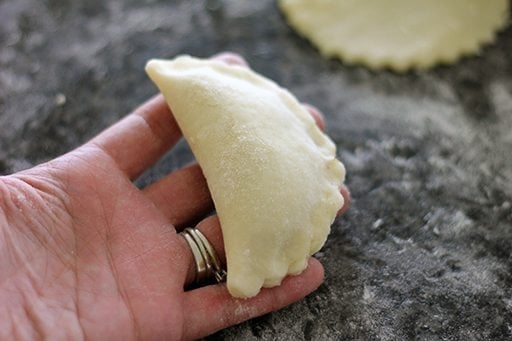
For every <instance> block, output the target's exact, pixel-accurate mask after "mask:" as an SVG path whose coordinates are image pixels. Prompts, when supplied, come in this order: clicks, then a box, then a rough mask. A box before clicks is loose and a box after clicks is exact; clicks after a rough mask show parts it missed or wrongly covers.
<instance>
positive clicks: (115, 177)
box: [0, 54, 349, 340]
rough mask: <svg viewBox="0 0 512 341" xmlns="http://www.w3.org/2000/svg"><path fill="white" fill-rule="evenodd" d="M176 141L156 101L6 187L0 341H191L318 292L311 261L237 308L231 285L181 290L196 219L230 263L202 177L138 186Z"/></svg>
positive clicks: (230, 59) (3, 181)
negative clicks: (189, 231) (187, 230)
mask: <svg viewBox="0 0 512 341" xmlns="http://www.w3.org/2000/svg"><path fill="white" fill-rule="evenodd" d="M216 58H219V59H221V60H224V61H225V62H227V63H234V64H244V63H245V62H244V61H243V60H242V59H241V58H240V57H237V56H235V55H232V54H222V55H219V56H217V57H216ZM308 110H309V111H310V112H311V114H312V115H313V117H314V118H315V120H316V122H317V124H318V125H319V126H320V127H321V128H323V126H324V123H323V119H322V116H321V114H320V113H319V112H318V111H317V110H316V109H314V108H312V107H310V106H308ZM180 138H181V133H180V130H179V128H178V126H177V124H176V122H175V120H174V119H173V117H172V114H171V112H170V110H169V108H168V106H167V104H166V103H165V101H164V100H163V97H162V96H156V97H154V98H153V99H151V100H149V101H148V102H146V103H145V104H143V105H142V106H141V107H139V108H138V109H136V110H135V111H134V112H133V113H131V114H130V115H128V116H127V117H126V118H124V119H123V120H122V121H120V122H118V123H117V124H115V125H114V126H112V127H110V128H109V129H107V130H106V131H104V132H103V133H101V134H100V135H99V136H97V137H96V138H94V139H93V140H91V141H90V142H88V143H86V144H85V145H83V146H81V147H79V148H78V149H76V150H74V151H72V152H70V153H68V154H65V155H63V156H61V157H59V158H57V159H54V160H52V161H49V162H47V163H45V164H42V165H39V166H37V167H34V168H32V169H29V170H26V171H23V172H19V173H16V174H12V175H9V176H4V177H0V302H1V304H0V339H12V338H19V339H34V338H48V339H78V338H91V339H120V340H129V339H136V338H140V339H151V340H152V339H160V338H161V339H171V340H180V339H187V340H188V339H195V338H199V337H202V336H205V335H208V334H211V333H213V332H215V331H217V330H219V329H222V328H226V327H228V326H231V325H234V324H236V323H239V322H242V321H245V320H247V319H250V318H253V317H256V316H259V315H262V314H265V313H268V312H270V311H274V310H277V309H280V308H282V307H284V306H286V305H288V304H290V303H292V302H295V301H297V300H299V299H301V298H303V297H304V296H306V295H307V294H309V293H310V292H312V291H313V290H315V289H316V288H317V287H318V286H319V285H320V284H321V282H322V280H323V268H322V266H321V264H320V263H319V262H318V261H317V260H315V259H314V258H311V259H310V261H309V266H308V268H307V269H306V270H305V271H304V272H303V273H302V274H300V275H298V276H290V277H288V278H286V279H285V280H284V281H283V282H282V284H281V285H280V286H278V287H275V288H271V289H263V290H262V291H261V292H260V294H259V295H258V296H256V297H254V298H250V299H245V300H244V299H235V298H233V297H231V296H230V295H229V293H228V292H227V289H226V286H225V284H223V283H221V284H216V285H209V286H204V287H201V288H196V289H192V290H185V288H187V285H189V284H190V283H191V281H192V280H193V277H194V274H195V265H194V264H195V263H194V259H193V256H192V253H191V251H190V248H189V246H188V244H187V242H186V241H185V239H184V238H183V237H182V236H181V235H180V234H177V231H178V232H179V231H181V230H182V229H183V228H184V227H186V226H190V224H193V223H195V222H197V221H200V223H199V224H198V225H197V228H198V229H199V230H201V231H202V232H203V234H204V235H205V236H206V237H207V239H208V240H209V241H210V243H211V244H212V245H213V247H214V248H215V250H216V251H217V254H218V255H219V256H220V257H221V260H222V261H223V262H224V261H225V260H224V259H223V258H224V249H223V241H222V235H221V231H220V226H219V221H218V219H217V217H216V216H210V217H207V218H204V217H206V216H207V215H208V214H209V213H210V212H211V210H212V208H213V203H212V201H211V197H210V194H209V192H208V189H207V186H206V181H205V179H204V177H203V175H202V173H201V170H200V168H199V166H198V165H197V164H193V165H190V166H187V167H184V168H183V169H180V170H177V171H175V172H173V173H171V174H169V175H167V176H166V177H164V178H163V179H161V180H159V181H157V182H155V183H154V184H152V185H150V186H148V187H147V188H145V189H142V190H141V189H138V188H137V187H136V186H135V185H134V184H133V181H134V180H135V179H136V178H137V177H138V176H139V175H140V174H141V173H142V172H143V171H144V170H145V169H147V168H148V167H150V166H151V165H152V164H153V163H154V162H156V160H157V159H158V158H159V157H161V156H162V155H163V154H164V153H165V152H166V151H167V150H168V149H169V148H171V147H172V146H173V145H174V144H175V143H176V142H177V141H178V140H179V139H180ZM341 192H342V194H343V196H344V197H345V206H344V207H343V208H342V210H341V211H344V210H346V208H347V207H348V202H349V195H348V191H347V189H346V188H345V187H343V188H342V189H341ZM202 218H204V219H202ZM201 219H202V220H201Z"/></svg>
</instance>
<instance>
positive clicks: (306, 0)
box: [279, 0, 508, 71]
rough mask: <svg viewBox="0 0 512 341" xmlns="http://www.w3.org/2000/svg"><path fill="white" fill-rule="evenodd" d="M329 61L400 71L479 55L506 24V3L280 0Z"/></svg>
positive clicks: (473, 0) (479, 0)
mask: <svg viewBox="0 0 512 341" xmlns="http://www.w3.org/2000/svg"><path fill="white" fill-rule="evenodd" d="M279 5H280V7H281V9H282V10H283V12H284V13H285V14H286V17H287V19H288V22H289V23H290V25H291V26H293V27H294V28H295V29H296V30H297V31H299V32H300V33H301V34H303V35H304V36H305V37H307V38H309V39H311V41H312V42H313V43H314V44H315V45H316V46H317V47H318V48H319V49H320V51H321V52H322V54H324V55H326V56H328V57H340V58H341V59H342V60H343V61H345V62H347V63H361V64H364V65H366V66H369V67H370V68H382V67H389V68H392V69H394V70H397V71H403V70H406V69H410V68H417V69H422V68H427V67H430V66H433V65H435V64H437V63H451V62H454V61H455V60H457V59H458V58H459V57H461V56H463V55H467V54H471V53H476V52H478V50H479V49H480V47H481V46H482V44H484V43H488V42H491V41H492V40H493V39H494V35H495V32H496V31H497V30H498V29H499V28H501V27H502V26H503V25H504V24H505V23H506V19H507V15H508V0H491V1H488V0H357V1H354V0H279Z"/></svg>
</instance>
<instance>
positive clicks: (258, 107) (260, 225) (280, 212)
mask: <svg viewBox="0 0 512 341" xmlns="http://www.w3.org/2000/svg"><path fill="white" fill-rule="evenodd" d="M146 70H147V73H148V74H149V76H150V78H151V79H152V80H153V81H154V82H155V83H156V85H157V86H158V87H159V89H160V91H161V92H162V93H163V95H164V96H165V98H166V100H167V102H168V103H169V105H170V107H171V109H172V112H173V114H174V116H175V118H176V121H177V122H178V124H179V126H180V128H181V130H182V131H183V135H184V136H185V138H186V140H187V141H188V143H189V145H190V148H191V149H192V152H193V153H194V155H195V157H196V159H197V161H198V162H199V164H200V166H201V168H202V169H203V173H204V175H205V177H206V179H207V182H208V187H209V189H210V192H211V194H212V197H213V200H214V203H215V208H216V210H217V214H218V216H219V219H220V223H221V227H222V234H223V237H224V245H225V250H226V258H227V270H228V277H227V286H228V289H229V292H230V293H231V294H232V295H233V296H236V297H251V296H254V295H256V294H257V293H258V292H259V291H260V289H261V287H272V286H276V285H279V284H280V283H281V280H282V279H283V278H284V277H285V276H286V275H287V274H299V273H300V272H302V271H303V270H304V269H305V268H306V266H307V260H308V257H309V256H310V255H312V254H313V253H315V252H317V251H318V250H319V249H320V248H321V247H322V245H323V244H324V242H325V240H326V238H327V235H328V233H329V230H330V225H331V224H332V222H333V220H334V218H335V216H336V212H337V211H338V210H339V208H340V207H341V206H342V204H343V197H342V196H341V194H340V192H339V187H340V185H341V183H342V181H343V178H344V176H345V170H344V167H343V165H342V164H341V162H339V161H338V160H336V148H335V145H334V144H333V142H332V141H331V140H330V139H329V138H328V137H327V136H326V135H325V134H324V133H322V132H321V131H320V129H319V128H318V127H317V126H316V124H315V122H314V120H313V118H312V117H311V115H309V113H308V112H307V110H305V109H304V107H303V106H302V105H300V104H299V102H297V100H296V99H295V98H294V97H293V96H292V95H291V94H290V93H289V92H288V91H286V90H284V89H282V88H280V87H279V86H278V85H276V84H275V83H274V82H272V81H270V80H268V79H266V78H264V77H262V76H260V75H258V74H256V73H254V72H253V71H251V70H250V69H248V68H246V67H242V66H233V65H227V64H225V63H223V62H220V61H215V60H200V59H195V58H192V57H187V56H183V57H178V58H176V59H174V60H170V61H167V60H151V61H149V62H148V64H147V66H146Z"/></svg>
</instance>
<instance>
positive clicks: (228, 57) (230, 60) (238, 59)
mask: <svg viewBox="0 0 512 341" xmlns="http://www.w3.org/2000/svg"><path fill="white" fill-rule="evenodd" d="M212 59H217V60H221V61H223V62H225V63H226V64H229V65H240V66H245V67H249V64H247V62H246V61H245V59H244V58H243V57H242V56H240V55H239V54H236V53H233V52H221V53H218V54H216V55H214V56H213V57H212Z"/></svg>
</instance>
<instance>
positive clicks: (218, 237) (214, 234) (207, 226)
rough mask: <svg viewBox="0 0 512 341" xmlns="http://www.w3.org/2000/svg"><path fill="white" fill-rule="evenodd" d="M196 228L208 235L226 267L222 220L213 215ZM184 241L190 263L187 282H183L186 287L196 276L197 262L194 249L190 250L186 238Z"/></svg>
mask: <svg viewBox="0 0 512 341" xmlns="http://www.w3.org/2000/svg"><path fill="white" fill-rule="evenodd" d="M196 228H197V229H198V230H199V231H201V233H202V234H204V236H205V237H206V239H207V240H208V241H209V242H210V244H211V246H212V247H213V249H214V250H215V253H216V254H217V256H218V257H219V260H220V262H221V263H222V266H223V268H224V269H225V265H226V254H225V251H224V240H223V239H222V231H221V228H220V222H219V218H218V217H217V215H213V216H210V217H207V218H205V219H204V220H203V221H201V222H200V223H199V224H198V225H197V226H196ZM182 239H183V243H185V244H186V249H187V250H188V251H186V252H185V253H186V254H185V255H183V256H184V257H185V260H184V261H186V262H188V263H185V264H188V270H187V276H186V278H185V282H184V283H183V286H184V287H188V286H189V285H190V284H192V283H193V282H194V278H195V276H196V263H195V260H194V256H193V254H192V251H191V250H190V246H189V245H188V244H187V242H186V241H185V239H184V238H182Z"/></svg>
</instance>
